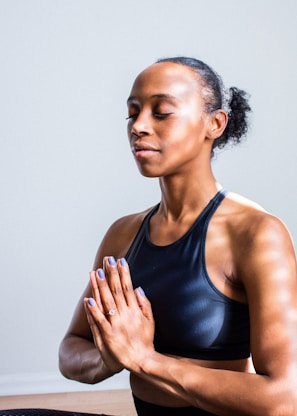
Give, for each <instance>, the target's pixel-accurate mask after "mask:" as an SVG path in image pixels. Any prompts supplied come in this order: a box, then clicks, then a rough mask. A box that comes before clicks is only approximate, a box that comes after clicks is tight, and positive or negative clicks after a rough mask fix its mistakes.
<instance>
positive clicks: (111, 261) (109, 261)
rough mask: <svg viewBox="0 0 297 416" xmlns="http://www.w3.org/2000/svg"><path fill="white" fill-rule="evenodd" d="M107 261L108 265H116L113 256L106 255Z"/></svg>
mask: <svg viewBox="0 0 297 416" xmlns="http://www.w3.org/2000/svg"><path fill="white" fill-rule="evenodd" d="M108 263H109V264H110V266H115V265H116V261H115V259H114V257H113V256H110V257H108Z"/></svg>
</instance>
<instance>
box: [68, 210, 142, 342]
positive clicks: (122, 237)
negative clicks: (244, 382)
mask: <svg viewBox="0 0 297 416" xmlns="http://www.w3.org/2000/svg"><path fill="white" fill-rule="evenodd" d="M144 215H145V212H144V213H140V214H134V215H129V216H126V217H123V218H120V219H119V220H117V221H115V222H114V223H113V224H112V225H111V227H110V228H109V229H108V231H107V233H106V234H105V236H104V238H103V240H102V242H101V244H100V246H99V248H98V251H97V253H96V256H95V261H94V265H93V270H96V269H98V268H99V267H102V263H103V258H104V257H105V256H114V257H115V258H120V257H123V256H125V254H126V252H127V250H128V248H129V247H130V245H131V243H132V241H133V239H134V237H135V235H136V233H137V230H138V228H139V226H140V224H141V221H142V219H143V216H144ZM90 296H92V290H91V285H90V283H89V282H88V283H87V286H86V289H85V290H84V292H83V294H82V296H81V297H80V299H79V301H78V304H77V306H76V308H75V311H74V314H73V317H72V320H71V322H70V325H69V328H68V330H67V332H66V335H65V337H69V336H79V337H82V338H85V339H88V340H93V336H92V332H91V330H90V327H89V324H88V321H87V317H86V313H85V310H84V302H83V300H84V298H85V297H90Z"/></svg>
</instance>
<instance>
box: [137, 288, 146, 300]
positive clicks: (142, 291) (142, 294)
mask: <svg viewBox="0 0 297 416" xmlns="http://www.w3.org/2000/svg"><path fill="white" fill-rule="evenodd" d="M138 292H139V293H140V294H141V296H143V297H144V296H145V293H144V290H143V289H142V287H141V286H139V287H138Z"/></svg>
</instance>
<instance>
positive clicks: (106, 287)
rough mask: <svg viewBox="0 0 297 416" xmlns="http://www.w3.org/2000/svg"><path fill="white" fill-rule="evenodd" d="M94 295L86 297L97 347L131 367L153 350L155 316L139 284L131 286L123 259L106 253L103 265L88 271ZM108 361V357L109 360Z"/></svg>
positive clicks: (137, 367) (134, 367) (131, 368)
mask: <svg viewBox="0 0 297 416" xmlns="http://www.w3.org/2000/svg"><path fill="white" fill-rule="evenodd" d="M91 285H92V289H93V294H94V298H95V300H94V299H92V298H90V299H85V305H86V309H87V311H88V315H89V322H90V324H91V325H92V332H93V335H94V339H95V338H96V339H95V343H96V345H97V348H98V349H99V351H103V350H104V352H105V354H106V359H108V358H109V359H110V358H112V360H113V361H114V360H116V361H117V362H119V363H120V364H121V365H122V366H123V367H125V368H127V369H128V370H130V371H138V370H139V367H140V365H141V362H142V361H143V360H145V359H146V357H147V356H148V355H150V354H152V353H153V352H154V346H153V338H154V331H155V325H154V319H153V314H152V309H151V305H150V302H149V301H148V299H147V298H146V296H145V295H144V293H143V291H142V289H141V288H138V289H136V290H133V286H132V282H131V277H130V271H129V266H128V264H127V262H126V261H125V259H120V260H118V261H117V262H116V261H115V260H114V258H113V257H109V258H107V257H105V258H104V261H103V269H99V270H97V271H96V273H95V272H92V273H91ZM108 362H109V360H108Z"/></svg>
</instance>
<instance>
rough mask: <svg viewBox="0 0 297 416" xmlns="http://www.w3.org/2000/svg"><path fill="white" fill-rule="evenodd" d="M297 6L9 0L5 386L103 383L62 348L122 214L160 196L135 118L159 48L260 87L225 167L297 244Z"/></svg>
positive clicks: (119, 382) (1, 16) (3, 6)
mask: <svg viewBox="0 0 297 416" xmlns="http://www.w3.org/2000/svg"><path fill="white" fill-rule="evenodd" d="M296 12H297V3H296V1H295V0H283V1H276V0H249V1H248V2H247V1H238V0H213V1H209V2H206V1H202V0H150V1H139V0H125V1H120V0H119V1H116V0H109V1H108V2H107V1H103V0H102V1H101V0H97V1H95V0H93V1H92V0H80V1H79V0H39V1H38V0H0V57H1V64H0V172H1V173H0V184H1V193H0V195H1V204H0V227H1V231H0V256H1V286H0V290H1V302H0V314H1V315H0V316H1V319H0V334H1V335H0V336H1V342H0V394H15V393H28V392H43V391H66V390H75V389H82V388H87V389H90V387H89V386H83V385H81V384H79V383H75V382H70V381H68V380H64V379H63V378H62V376H60V374H59V372H58V367H57V350H58V345H59V342H60V340H61V338H62V336H63V334H64V332H65V330H66V327H67V326H68V323H69V320H70V318H71V315H72V312H73V309H74V306H75V304H76V302H77V300H78V298H79V296H80V294H81V292H82V290H83V289H84V287H85V285H86V284H87V281H88V272H89V270H90V269H91V268H92V263H93V259H94V255H95V252H96V250H97V247H98V244H99V242H100V240H101V238H102V236H103V235H104V233H105V231H106V229H107V228H108V226H109V225H110V223H111V222H112V221H114V220H115V219H116V218H118V217H120V216H122V215H125V214H127V213H131V212H136V211H138V210H142V209H144V208H146V207H148V206H151V205H153V204H154V203H156V202H157V201H158V200H159V189H158V183H157V181H156V180H151V179H145V178H142V177H141V176H140V175H139V174H138V171H137V169H136V167H135V166H134V161H133V159H132V157H131V155H130V151H129V146H128V144H127V139H126V121H125V116H126V105H125V101H126V98H127V96H128V93H129V89H130V86H131V83H132V81H133V79H134V77H135V76H136V75H137V74H138V72H139V71H140V70H142V69H143V68H144V67H146V66H147V65H149V64H151V63H152V62H153V61H154V60H156V59H157V58H159V57H163V56H171V55H179V54H183V55H190V56H195V57H198V58H202V59H203V60H205V61H206V62H208V63H209V64H210V65H212V66H213V67H214V68H215V69H216V70H217V71H218V72H219V73H221V75H222V76H223V78H224V80H225V83H226V84H227V85H228V86H230V85H235V86H238V87H240V88H243V89H246V90H247V91H249V92H250V94H251V105H252V107H253V115H252V127H251V131H250V134H249V138H248V140H247V141H246V142H245V143H244V144H242V145H241V146H240V147H238V148H234V149H233V150H228V151H225V152H224V153H221V154H220V155H219V156H218V158H217V159H216V160H215V161H214V170H215V172H216V175H217V177H218V179H219V180H220V182H221V183H222V184H223V185H224V186H225V187H227V188H229V189H231V190H234V191H236V192H239V193H241V194H243V195H245V196H247V197H249V198H251V199H254V200H256V201H257V202H259V203H261V204H262V205H263V206H264V207H265V208H267V209H268V210H269V211H272V212H273V213H275V214H276V215H278V216H280V217H281V218H282V219H283V220H284V221H285V223H286V224H287V225H288V227H289V228H290V230H291V232H292V235H293V238H294V240H295V241H296V240H297V221H296V219H295V217H296V207H297V200H296V185H295V180H296V164H295V158H296V150H297V146H296V131H295V122H296V92H297V90H296V89H297V88H296V87H297V81H296V74H297V71H296V69H297V54H296V35H297V24H296ZM126 385H127V374H123V375H120V376H117V377H115V378H113V379H111V380H110V381H108V382H106V383H103V384H100V385H98V386H95V387H93V388H95V389H100V388H106V387H108V388H113V387H114V388H118V387H122V386H124V387H125V386H126Z"/></svg>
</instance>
